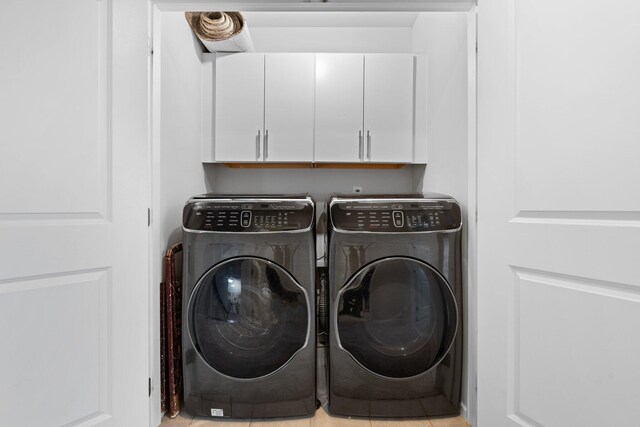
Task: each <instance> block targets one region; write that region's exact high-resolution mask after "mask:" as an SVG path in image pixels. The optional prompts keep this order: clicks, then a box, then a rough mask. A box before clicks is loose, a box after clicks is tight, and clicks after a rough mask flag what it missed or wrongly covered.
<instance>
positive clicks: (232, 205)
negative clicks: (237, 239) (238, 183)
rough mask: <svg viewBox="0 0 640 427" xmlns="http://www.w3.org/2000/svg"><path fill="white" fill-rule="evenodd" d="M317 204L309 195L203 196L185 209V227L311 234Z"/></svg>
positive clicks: (183, 222) (191, 201) (183, 219)
mask: <svg viewBox="0 0 640 427" xmlns="http://www.w3.org/2000/svg"><path fill="white" fill-rule="evenodd" d="M314 215H315V214H314V204H313V200H312V199H311V197H309V196H307V195H291V196H287V195H255V196H251V195H229V194H203V195H200V196H195V197H193V198H191V199H190V200H189V201H188V202H187V204H186V205H185V207H184V210H183V215H182V225H183V227H184V228H185V229H187V230H194V231H211V232H232V233H263V232H282V231H300V230H308V229H310V228H311V227H312V225H313V221H314V219H315V217H314Z"/></svg>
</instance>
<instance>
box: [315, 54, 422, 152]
mask: <svg viewBox="0 0 640 427" xmlns="http://www.w3.org/2000/svg"><path fill="white" fill-rule="evenodd" d="M414 92H415V91H414V55H409V54H371V55H369V54H367V55H361V54H318V55H317V59H316V122H315V125H316V147H315V160H316V161H317V162H348V163H351V162H374V163H411V162H412V161H413V143H414V142H413V117H414V113H413V111H414Z"/></svg>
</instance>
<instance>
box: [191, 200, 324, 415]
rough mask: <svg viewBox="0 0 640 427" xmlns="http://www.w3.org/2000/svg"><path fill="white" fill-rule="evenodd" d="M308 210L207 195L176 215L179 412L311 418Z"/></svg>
mask: <svg viewBox="0 0 640 427" xmlns="http://www.w3.org/2000/svg"><path fill="white" fill-rule="evenodd" d="M314 210H315V207H314V203H313V200H312V199H311V198H310V197H307V196H304V195H300V196H298V195H296V196H264V195H260V196H246V195H243V196H238V195H236V196H234V195H213V194H206V195H201V196H197V197H193V198H192V199H190V200H189V201H188V202H187V203H186V205H185V207H184V211H183V238H184V240H183V248H184V263H183V306H182V307H183V310H182V313H183V314H182V331H183V334H182V347H183V348H182V351H183V381H184V408H185V410H186V411H187V412H189V413H190V414H192V415H196V416H203V417H225V418H270V417H291V416H305V415H310V414H313V413H314V411H315V409H316V392H315V366H316V364H315V361H316V350H315V263H316V257H315V235H314V233H315V225H314V224H315V213H314Z"/></svg>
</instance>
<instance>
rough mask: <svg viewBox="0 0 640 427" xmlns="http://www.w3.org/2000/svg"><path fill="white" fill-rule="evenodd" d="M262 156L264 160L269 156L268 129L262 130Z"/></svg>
mask: <svg viewBox="0 0 640 427" xmlns="http://www.w3.org/2000/svg"><path fill="white" fill-rule="evenodd" d="M264 158H265V160H266V159H268V158H269V131H268V130H267V129H265V131H264Z"/></svg>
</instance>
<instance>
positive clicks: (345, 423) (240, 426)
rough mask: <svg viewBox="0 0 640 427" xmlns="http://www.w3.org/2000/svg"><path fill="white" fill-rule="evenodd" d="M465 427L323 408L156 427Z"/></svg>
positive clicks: (185, 418)
mask: <svg viewBox="0 0 640 427" xmlns="http://www.w3.org/2000/svg"><path fill="white" fill-rule="evenodd" d="M187 426H188V427H469V424H468V423H467V421H466V420H465V419H464V418H463V417H462V416H459V417H455V418H440V419H435V420H403V421H395V420H394V421H391V420H367V419H350V418H339V417H330V416H329V415H328V414H327V413H326V412H325V410H324V409H322V408H321V409H318V411H316V414H315V415H314V416H313V418H300V419H295V420H291V419H288V420H269V421H264V420H260V421H258V420H256V421H232V420H222V421H220V420H212V419H210V418H207V419H205V418H192V417H191V416H189V415H186V414H184V413H180V414H179V415H178V416H177V417H176V418H174V419H170V418H167V417H164V418H163V419H162V424H161V425H160V427H187Z"/></svg>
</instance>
